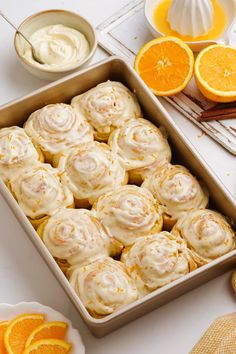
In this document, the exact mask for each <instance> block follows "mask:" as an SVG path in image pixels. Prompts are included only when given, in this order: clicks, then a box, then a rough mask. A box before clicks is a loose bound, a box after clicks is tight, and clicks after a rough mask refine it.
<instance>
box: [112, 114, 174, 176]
mask: <svg viewBox="0 0 236 354" xmlns="http://www.w3.org/2000/svg"><path fill="white" fill-rule="evenodd" d="M108 144H109V145H110V146H111V148H112V151H113V152H114V153H115V154H117V156H118V158H119V161H120V163H121V165H122V166H123V167H124V168H125V169H126V170H127V171H130V170H137V169H139V172H140V173H141V172H142V169H144V171H145V172H146V170H147V168H148V169H150V170H152V169H155V168H156V167H158V166H160V165H162V164H163V163H165V162H166V161H170V159H171V150H170V147H169V145H168V142H167V139H166V138H165V137H164V136H163V134H162V133H161V131H160V130H159V129H158V128H157V127H156V126H155V125H153V124H152V123H151V122H149V121H148V120H146V119H142V118H139V119H133V120H130V121H129V122H127V123H126V124H125V125H123V126H122V127H121V128H119V129H116V130H115V131H114V132H113V133H112V134H111V135H110V138H109V141H108Z"/></svg>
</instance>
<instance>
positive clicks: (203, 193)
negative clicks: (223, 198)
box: [142, 164, 208, 220]
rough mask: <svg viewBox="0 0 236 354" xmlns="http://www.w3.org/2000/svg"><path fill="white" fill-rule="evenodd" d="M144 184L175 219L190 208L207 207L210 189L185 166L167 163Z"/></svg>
mask: <svg viewBox="0 0 236 354" xmlns="http://www.w3.org/2000/svg"><path fill="white" fill-rule="evenodd" d="M142 186H143V187H145V188H147V189H148V190H149V191H150V192H151V193H152V194H153V196H154V198H155V199H156V200H157V202H158V203H160V204H161V205H163V206H164V210H165V213H166V214H167V215H168V216H170V217H172V218H173V219H175V220H176V219H178V218H180V217H181V216H182V215H184V214H185V213H186V212H188V211H189V210H192V209H201V208H205V207H206V206H207V204H208V191H207V190H206V188H205V187H204V186H202V185H200V183H199V182H198V180H197V179H196V178H195V177H194V176H193V175H192V174H191V173H190V172H189V171H188V170H187V169H186V168H185V167H184V166H180V165H171V164H165V165H164V166H162V167H160V168H159V169H158V170H157V171H156V172H155V173H154V174H152V175H150V176H148V177H147V178H146V179H145V181H144V183H143V184H142Z"/></svg>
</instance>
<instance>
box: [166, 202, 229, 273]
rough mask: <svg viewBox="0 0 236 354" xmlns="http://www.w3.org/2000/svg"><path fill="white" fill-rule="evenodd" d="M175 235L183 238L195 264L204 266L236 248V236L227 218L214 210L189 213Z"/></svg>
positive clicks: (177, 224) (180, 222)
mask: <svg viewBox="0 0 236 354" xmlns="http://www.w3.org/2000/svg"><path fill="white" fill-rule="evenodd" d="M172 233H173V235H175V236H176V237H181V238H183V239H184V240H185V241H186V243H187V246H188V248H189V250H190V252H191V254H192V257H193V258H194V260H195V262H196V263H197V264H198V265H199V266H202V265H204V264H207V263H209V262H210V261H212V260H214V259H216V258H218V257H220V256H223V255H224V254H226V253H228V252H230V251H231V250H233V249H234V248H235V246H236V238H235V236H236V234H235V231H234V230H233V229H232V227H231V226H230V224H229V223H228V221H227V220H226V218H225V217H224V216H223V215H221V214H219V213H217V212H216V211H213V210H208V209H201V210H194V211H191V212H188V213H187V214H186V215H185V216H183V217H182V218H181V219H179V220H178V222H177V223H176V224H175V226H174V228H173V230H172Z"/></svg>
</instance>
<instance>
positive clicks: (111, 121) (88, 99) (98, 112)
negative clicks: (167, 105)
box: [71, 81, 142, 141]
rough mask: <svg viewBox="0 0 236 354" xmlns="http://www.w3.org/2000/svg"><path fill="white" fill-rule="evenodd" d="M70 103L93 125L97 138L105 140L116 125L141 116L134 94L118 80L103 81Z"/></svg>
mask: <svg viewBox="0 0 236 354" xmlns="http://www.w3.org/2000/svg"><path fill="white" fill-rule="evenodd" d="M71 104H72V106H73V107H75V108H76V109H77V110H78V111H80V112H82V114H83V115H84V116H85V117H86V118H87V119H88V121H89V123H90V124H91V125H92V126H93V127H94V130H95V137H96V138H97V139H98V140H103V141H104V140H107V138H108V136H109V135H110V133H111V132H112V130H114V129H115V128H117V127H121V126H122V125H123V124H124V123H125V122H126V121H128V120H129V119H132V118H136V117H141V115H142V113H141V109H140V106H139V104H138V101H137V99H136V97H135V95H134V94H133V93H132V92H131V91H130V90H128V88H127V87H125V86H124V85H123V84H121V83H120V82H116V81H107V82H103V83H101V84H99V85H97V86H96V87H94V88H92V89H91V90H89V91H87V92H85V93H84V94H82V95H79V96H76V97H74V98H73V99H72V101H71Z"/></svg>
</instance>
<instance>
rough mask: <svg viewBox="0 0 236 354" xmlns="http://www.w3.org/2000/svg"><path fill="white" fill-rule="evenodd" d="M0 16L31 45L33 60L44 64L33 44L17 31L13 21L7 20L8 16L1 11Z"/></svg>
mask: <svg viewBox="0 0 236 354" xmlns="http://www.w3.org/2000/svg"><path fill="white" fill-rule="evenodd" d="M0 16H2V18H4V20H6V21H7V22H8V23H9V25H11V26H12V27H13V28H14V29H15V30H16V32H17V33H19V34H20V35H21V36H22V37H23V38H24V40H25V41H26V42H27V43H28V44H29V45H30V46H31V49H32V55H33V58H34V60H35V61H37V62H38V63H39V64H44V62H43V61H42V60H41V59H40V58H39V57H38V56H37V53H36V50H35V48H34V46H33V44H32V43H31V42H30V41H29V39H28V38H27V37H26V36H25V35H24V34H23V33H22V32H21V31H19V29H18V28H17V27H16V26H15V25H13V23H12V22H11V21H10V20H9V18H7V17H6V15H4V14H3V13H2V11H0Z"/></svg>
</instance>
